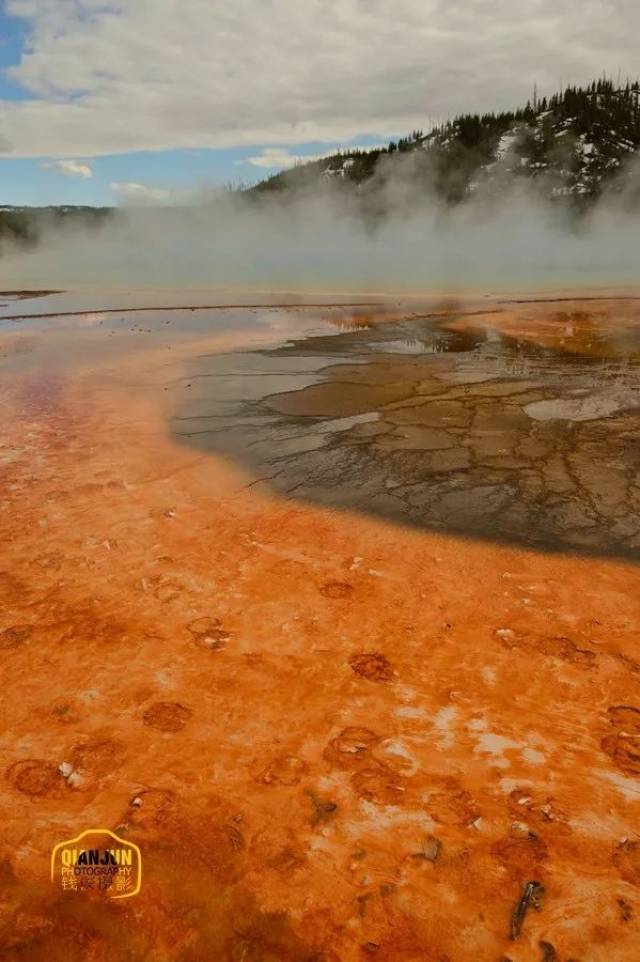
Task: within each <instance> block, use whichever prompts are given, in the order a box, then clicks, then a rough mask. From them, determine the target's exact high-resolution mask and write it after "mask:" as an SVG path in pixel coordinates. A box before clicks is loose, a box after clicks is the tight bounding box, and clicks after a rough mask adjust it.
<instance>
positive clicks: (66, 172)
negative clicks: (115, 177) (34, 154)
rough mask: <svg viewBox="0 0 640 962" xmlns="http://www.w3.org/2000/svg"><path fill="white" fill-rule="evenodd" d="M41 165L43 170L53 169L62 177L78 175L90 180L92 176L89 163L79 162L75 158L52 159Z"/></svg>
mask: <svg viewBox="0 0 640 962" xmlns="http://www.w3.org/2000/svg"><path fill="white" fill-rule="evenodd" d="M41 166H42V167H44V169H45V170H55V171H56V172H57V173H58V174H62V175H63V176H64V177H80V178H81V179H82V180H91V178H92V177H93V170H92V169H91V165H90V164H85V163H79V162H78V161H77V160H53V161H51V162H50V163H48V164H42V165H41Z"/></svg>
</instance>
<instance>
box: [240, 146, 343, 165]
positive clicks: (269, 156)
mask: <svg viewBox="0 0 640 962" xmlns="http://www.w3.org/2000/svg"><path fill="white" fill-rule="evenodd" d="M337 149H338V148H335V150H337ZM335 150H328V151H325V152H324V153H322V154H292V153H290V152H289V150H288V149H287V148H286V147H265V148H264V150H263V151H262V152H261V153H260V154H258V155H257V156H255V157H247V160H246V163H247V164H251V165H252V166H253V167H264V168H267V169H269V168H276V169H278V170H283V169H288V168H289V167H295V166H296V164H304V163H307V162H308V161H310V160H320V158H321V157H329V156H330V155H331V154H333V153H335ZM241 163H242V161H241Z"/></svg>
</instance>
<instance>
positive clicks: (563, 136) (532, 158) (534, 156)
mask: <svg viewBox="0 0 640 962" xmlns="http://www.w3.org/2000/svg"><path fill="white" fill-rule="evenodd" d="M639 149H640V84H639V83H638V82H635V83H627V84H626V85H625V86H622V87H620V86H618V85H616V84H614V83H612V82H611V81H609V80H598V81H594V82H593V83H592V84H590V85H589V86H587V87H567V88H566V89H565V90H564V91H563V92H562V93H559V94H556V95H554V96H553V97H551V98H547V97H543V98H542V99H541V100H538V99H537V98H536V99H535V101H534V102H533V103H527V104H526V106H525V107H523V108H521V109H518V110H514V111H508V112H503V113H497V114H494V113H488V114H483V115H479V114H466V115H463V116H460V117H456V118H455V119H454V120H452V121H450V122H448V123H446V124H444V125H442V126H440V127H436V128H435V129H433V130H432V131H430V132H429V133H428V134H426V135H425V134H424V133H423V132H422V131H419V130H418V131H414V132H413V133H412V134H410V135H409V136H407V137H405V138H402V139H400V140H399V141H398V142H397V143H396V142H391V143H390V144H389V145H388V146H387V147H386V148H382V149H376V150H369V151H364V150H355V151H347V152H341V153H337V154H335V155H333V156H331V157H326V158H324V159H322V160H317V161H313V162H311V163H309V164H304V165H300V166H298V167H295V168H293V169H292V170H288V171H284V172H282V173H279V174H275V175H274V176H272V177H270V178H268V179H267V180H265V181H262V182H261V183H260V184H258V185H257V186H256V187H254V188H252V191H253V192H254V193H258V194H261V193H265V192H274V191H282V190H287V191H289V190H299V189H303V188H305V187H308V186H309V185H311V184H314V183H315V184H317V183H319V182H320V183H322V182H327V181H331V182H334V183H340V184H344V185H345V187H355V188H358V189H359V190H363V189H364V190H366V189H367V187H368V188H371V189H373V188H375V186H376V184H377V182H378V180H379V178H380V177H381V176H383V177H384V178H387V179H388V178H389V177H392V176H393V174H394V172H396V171H397V172H400V171H403V172H406V174H407V175H408V176H409V177H410V178H411V182H412V184H413V185H415V187H416V189H417V190H420V189H423V190H425V191H426V190H433V191H435V193H436V195H437V196H439V197H441V198H442V199H444V200H446V201H448V202H457V201H460V200H462V199H464V198H465V197H467V196H469V195H471V194H473V193H474V192H475V191H477V190H478V189H479V187H481V186H482V187H483V188H485V189H487V190H489V191H491V189H492V188H495V189H499V188H500V186H501V185H503V184H504V182H505V180H506V179H512V178H527V179H530V180H531V179H535V180H537V181H538V186H540V188H541V189H542V191H543V192H544V193H546V194H548V195H549V196H550V197H570V198H571V197H573V198H576V199H577V198H585V199H589V198H594V197H597V196H599V195H600V194H601V193H602V191H603V190H604V189H605V187H607V186H608V185H612V187H613V189H618V190H620V189H623V188H624V187H625V186H628V185H629V182H630V180H631V178H632V172H631V171H630V170H628V169H627V167H628V166H629V165H628V163H627V162H628V161H629V160H630V159H632V157H633V155H634V154H635V153H637V151H638V150H639ZM408 161H410V162H408Z"/></svg>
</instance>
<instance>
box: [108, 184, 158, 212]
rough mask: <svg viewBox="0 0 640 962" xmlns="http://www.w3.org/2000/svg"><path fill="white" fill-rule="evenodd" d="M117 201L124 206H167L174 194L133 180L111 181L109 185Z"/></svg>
mask: <svg viewBox="0 0 640 962" xmlns="http://www.w3.org/2000/svg"><path fill="white" fill-rule="evenodd" d="M109 189H110V190H112V191H113V193H114V194H115V195H116V197H117V198H118V200H121V201H124V203H126V204H132V205H136V206H137V205H147V204H167V203H169V202H170V201H171V200H173V199H174V194H173V193H172V192H171V191H170V190H166V189H165V188H164V187H151V186H149V184H138V183H136V182H135V181H133V180H129V181H113V182H112V183H111V184H109Z"/></svg>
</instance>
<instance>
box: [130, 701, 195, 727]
mask: <svg viewBox="0 0 640 962" xmlns="http://www.w3.org/2000/svg"><path fill="white" fill-rule="evenodd" d="M192 715H193V712H192V711H191V709H190V708H187V707H186V706H185V705H180V704H178V703H177V702H173V701H159V702H156V703H155V705H151V706H150V707H149V708H147V710H146V711H145V713H144V715H143V716H142V720H143V721H144V723H145V725H149V727H150V728H157V729H158V731H161V732H179V731H182V729H183V728H184V727H185V725H186V724H187V722H188V721H189V719H190V718H191V716H192Z"/></svg>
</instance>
